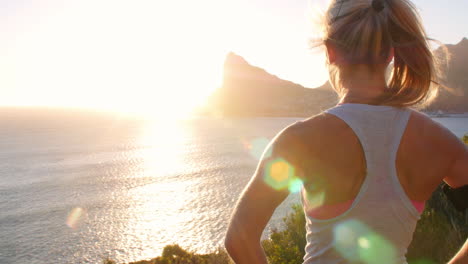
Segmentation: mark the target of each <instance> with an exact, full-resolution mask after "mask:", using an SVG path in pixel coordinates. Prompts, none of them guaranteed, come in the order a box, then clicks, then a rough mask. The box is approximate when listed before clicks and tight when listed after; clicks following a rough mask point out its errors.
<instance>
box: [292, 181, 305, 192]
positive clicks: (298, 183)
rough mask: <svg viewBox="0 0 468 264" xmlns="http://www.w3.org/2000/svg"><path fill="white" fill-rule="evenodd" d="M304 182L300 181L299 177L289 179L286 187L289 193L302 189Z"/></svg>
mask: <svg viewBox="0 0 468 264" xmlns="http://www.w3.org/2000/svg"><path fill="white" fill-rule="evenodd" d="M303 185H304V183H303V182H302V181H301V179H298V178H294V179H292V180H291V182H290V183H289V186H288V189H289V192H290V193H298V192H300V191H301V190H302V186H303Z"/></svg>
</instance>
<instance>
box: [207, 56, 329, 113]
mask: <svg viewBox="0 0 468 264" xmlns="http://www.w3.org/2000/svg"><path fill="white" fill-rule="evenodd" d="M336 100H337V97H336V95H335V93H334V92H333V91H332V90H331V88H330V87H329V86H328V85H324V86H323V87H320V88H318V89H307V88H304V87H303V86H301V85H299V84H296V83H293V82H290V81H286V80H282V79H280V78H278V77H276V76H274V75H272V74H269V73H268V72H266V71H265V70H263V69H261V68H258V67H255V66H252V65H250V64H249V63H248V62H247V61H246V60H244V59H243V58H242V57H241V56H238V55H236V54H234V53H230V54H228V56H227V57H226V60H225V63H224V76H223V83H222V86H221V87H220V88H219V89H218V90H216V91H215V93H214V94H213V96H212V98H211V103H212V105H213V106H214V107H215V109H216V111H219V112H220V113H221V114H222V115H223V116H308V115H312V114H316V113H319V112H320V111H321V110H324V109H326V108H328V107H331V106H333V105H334V104H335V103H336Z"/></svg>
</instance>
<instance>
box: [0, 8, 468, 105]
mask: <svg viewBox="0 0 468 264" xmlns="http://www.w3.org/2000/svg"><path fill="white" fill-rule="evenodd" d="M326 3H327V0H315V1H314V0H301V1H300V0H288V1H285V0H282V1H280V0H197V1H193V0H179V1H175V0H40V1H39V0H0V32H1V34H0V58H1V59H0V90H1V96H0V106H1V105H47V106H71V107H92V108H105V109H129V110H132V111H133V110H135V111H142V112H148V113H167V111H165V109H168V108H170V109H172V110H173V111H179V110H180V112H184V111H186V110H187V109H190V108H191V107H193V106H194V105H199V104H202V103H203V102H204V100H205V99H206V97H207V96H208V95H209V94H210V93H212V91H213V90H214V89H216V88H217V87H219V85H220V84H221V80H222V65H223V61H224V58H225V56H226V54H227V53H228V52H230V51H233V52H235V53H237V54H239V55H241V56H242V57H244V58H245V59H246V60H247V61H248V62H249V63H251V64H253V65H255V66H259V67H262V68H264V69H266V70H267V71H268V72H270V73H272V74H275V75H277V76H279V77H280V78H283V79H287V80H290V81H293V82H296V83H299V84H302V85H303V86H305V87H310V88H312V87H317V86H320V85H321V84H322V83H323V82H325V81H326V79H327V74H326V69H325V66H324V54H323V50H321V49H316V50H310V49H309V48H308V40H309V39H310V38H311V37H313V33H314V31H313V30H312V26H311V21H312V18H311V17H313V14H314V10H315V11H316V10H320V9H324V8H325V6H326ZM414 3H415V4H416V6H417V7H418V9H419V10H420V12H421V15H422V18H423V22H424V24H425V26H426V30H427V32H428V34H429V36H430V37H432V38H435V39H437V40H439V41H441V42H443V43H450V44H454V43H457V42H459V41H460V40H461V39H462V38H463V37H465V36H466V37H468V16H466V10H468V1H465V0H463V1H462V0H457V1H440V0H439V1H435V0H414Z"/></svg>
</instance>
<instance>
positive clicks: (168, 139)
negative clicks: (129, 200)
mask: <svg viewBox="0 0 468 264" xmlns="http://www.w3.org/2000/svg"><path fill="white" fill-rule="evenodd" d="M190 139H191V134H190V131H189V128H188V126H186V125H185V124H184V122H183V121H180V120H167V121H165V122H150V123H148V125H147V126H146V127H145V128H144V131H143V133H142V135H141V137H140V139H139V145H140V146H141V149H139V151H138V154H137V155H138V156H139V158H141V159H142V160H143V162H142V166H143V168H142V169H143V171H144V173H145V175H151V176H153V177H158V176H163V175H170V174H176V173H178V172H180V171H183V170H184V169H187V166H188V165H187V164H188V161H187V159H186V152H187V151H189V150H190V147H191V146H189V145H188V142H190Z"/></svg>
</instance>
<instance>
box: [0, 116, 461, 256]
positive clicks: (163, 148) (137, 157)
mask: <svg viewBox="0 0 468 264" xmlns="http://www.w3.org/2000/svg"><path fill="white" fill-rule="evenodd" d="M300 119H301V118H237V119H216V118H192V119H188V120H183V121H180V120H179V121H176V120H171V119H169V118H167V119H158V120H147V119H136V118H130V117H129V116H123V115H118V114H109V113H97V112H89V111H88V112H83V111H78V110H66V111H64V110H57V109H27V108H25V109H21V108H18V109H16V108H9V109H2V110H1V111H0V237H1V238H2V239H1V240H0V263H101V262H102V260H103V259H105V258H111V259H113V260H116V261H117V262H118V263H122V262H129V261H136V260H142V259H150V258H154V257H156V256H159V255H160V254H161V252H162V249H163V247H164V246H165V245H168V244H173V243H177V244H179V245H180V246H182V247H183V248H186V249H189V250H193V251H197V252H199V253H204V252H210V251H212V250H215V249H216V248H217V247H219V246H221V245H222V241H223V237H224V232H225V230H226V227H227V224H228V220H229V217H230V214H231V211H232V209H233V207H234V205H235V202H236V200H237V198H238V196H239V194H240V192H241V191H242V189H243V188H244V186H245V185H246V183H247V181H248V180H249V178H250V177H251V175H252V174H253V172H254V170H255V167H256V165H257V162H258V160H259V158H260V155H261V153H262V151H263V148H264V147H265V145H266V144H267V142H268V141H269V140H270V139H271V138H272V137H273V136H274V135H275V134H276V133H278V132H279V131H280V130H281V129H283V128H284V127H286V126H287V125H289V124H291V123H294V122H295V121H297V120H300ZM434 119H435V120H436V121H438V122H440V123H441V124H443V125H444V126H446V127H447V128H449V129H450V130H451V131H452V132H453V133H454V134H456V135H457V136H458V137H461V136H463V134H464V133H466V132H468V115H459V116H451V117H444V118H434ZM298 201H299V199H298V197H297V195H290V197H288V199H287V200H286V201H285V202H284V203H283V204H282V205H281V206H280V207H279V208H278V209H277V211H276V212H275V214H274V216H273V217H272V219H271V221H270V223H269V226H268V228H267V230H266V231H265V233H264V236H266V235H267V234H268V232H269V230H271V229H272V228H278V227H281V223H282V222H281V219H282V218H283V217H284V216H285V215H286V214H287V213H288V212H289V211H290V207H291V205H292V204H294V203H297V202H298Z"/></svg>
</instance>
